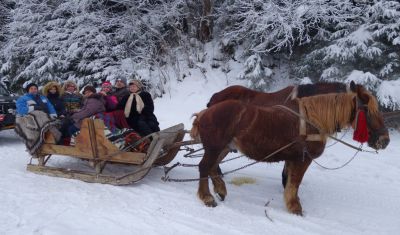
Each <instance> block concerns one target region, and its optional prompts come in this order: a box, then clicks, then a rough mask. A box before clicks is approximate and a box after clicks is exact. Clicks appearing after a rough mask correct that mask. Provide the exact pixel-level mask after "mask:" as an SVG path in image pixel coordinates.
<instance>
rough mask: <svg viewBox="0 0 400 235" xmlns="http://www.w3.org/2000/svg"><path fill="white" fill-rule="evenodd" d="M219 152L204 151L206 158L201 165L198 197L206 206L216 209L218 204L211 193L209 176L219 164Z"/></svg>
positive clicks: (204, 157)
mask: <svg viewBox="0 0 400 235" xmlns="http://www.w3.org/2000/svg"><path fill="white" fill-rule="evenodd" d="M220 152H221V151H218V150H207V149H205V150H204V156H203V158H202V159H201V161H200V163H199V171H200V181H199V189H198V191H197V196H198V197H199V198H200V200H202V201H203V202H204V204H205V205H206V206H211V207H215V206H217V203H216V202H215V199H214V197H213V196H212V195H211V193H210V188H209V186H208V176H209V175H210V171H211V168H212V167H214V166H215V165H218V164H217V159H218V157H217V156H219V153H220Z"/></svg>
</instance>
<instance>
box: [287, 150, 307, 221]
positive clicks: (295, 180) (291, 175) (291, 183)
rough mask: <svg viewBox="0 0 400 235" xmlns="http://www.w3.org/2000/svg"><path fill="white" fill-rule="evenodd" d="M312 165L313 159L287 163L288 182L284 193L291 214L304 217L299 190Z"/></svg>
mask: <svg viewBox="0 0 400 235" xmlns="http://www.w3.org/2000/svg"><path fill="white" fill-rule="evenodd" d="M310 163H311V159H309V158H306V159H304V161H286V163H285V168H286V172H287V182H286V186H285V191H284V197H285V203H286V207H287V209H288V210H289V212H291V213H293V214H296V215H303V210H302V207H301V204H300V199H299V197H298V190H299V186H300V183H301V181H302V179H303V176H304V173H305V172H306V170H307V168H308V166H309V165H310Z"/></svg>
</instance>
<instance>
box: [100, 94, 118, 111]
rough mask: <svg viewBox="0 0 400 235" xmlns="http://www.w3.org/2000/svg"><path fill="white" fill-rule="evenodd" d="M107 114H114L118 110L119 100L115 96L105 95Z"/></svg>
mask: <svg viewBox="0 0 400 235" xmlns="http://www.w3.org/2000/svg"><path fill="white" fill-rule="evenodd" d="M103 99H104V102H105V107H106V111H107V112H112V111H114V110H115V109H116V108H117V105H118V100H117V97H116V96H115V95H103Z"/></svg>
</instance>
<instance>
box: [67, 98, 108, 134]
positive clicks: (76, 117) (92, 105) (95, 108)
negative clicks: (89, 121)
mask: <svg viewBox="0 0 400 235" xmlns="http://www.w3.org/2000/svg"><path fill="white" fill-rule="evenodd" d="M104 111H106V108H105V106H104V100H103V97H102V96H101V95H100V94H92V95H91V96H89V97H87V98H86V99H84V101H83V106H82V109H81V110H79V111H78V112H76V113H74V114H72V116H71V118H72V120H73V121H74V125H75V126H76V127H77V128H81V124H82V120H83V119H85V118H88V117H91V116H93V115H95V114H97V113H100V112H104Z"/></svg>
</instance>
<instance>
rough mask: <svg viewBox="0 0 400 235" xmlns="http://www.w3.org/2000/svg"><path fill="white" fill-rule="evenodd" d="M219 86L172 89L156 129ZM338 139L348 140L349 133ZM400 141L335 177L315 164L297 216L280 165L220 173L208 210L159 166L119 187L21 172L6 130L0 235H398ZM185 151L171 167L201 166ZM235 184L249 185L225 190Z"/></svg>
mask: <svg viewBox="0 0 400 235" xmlns="http://www.w3.org/2000/svg"><path fill="white" fill-rule="evenodd" d="M226 85H227V84H226V80H224V79H211V78H209V79H208V80H207V81H206V80H205V79H203V78H201V76H198V78H197V79H194V78H191V79H187V80H185V81H183V82H181V83H174V82H171V85H170V87H169V88H168V89H167V91H168V93H167V95H165V96H164V97H163V98H162V99H156V100H155V106H156V114H157V116H158V118H159V121H160V123H161V127H162V128H166V127H168V126H171V125H174V124H177V123H180V122H183V123H184V124H185V127H186V129H190V127H191V121H192V120H191V119H190V117H191V115H192V113H194V112H197V111H200V110H201V109H203V108H204V107H205V105H206V103H207V101H208V99H209V97H210V96H211V94H213V93H214V92H216V91H218V90H220V89H222V88H224V87H225V86H226ZM230 85H231V84H230ZM340 136H341V135H340V134H339V137H340ZM344 140H347V141H349V142H352V140H351V132H350V133H348V134H346V136H344ZM332 143H333V142H330V143H329V144H328V145H330V144H332ZM352 143H354V142H352ZM354 144H356V143H354ZM399 144H400V134H399V133H397V132H391V143H390V144H389V146H388V147H387V149H385V150H382V151H380V152H379V154H378V155H376V154H371V153H359V154H358V155H357V156H356V157H355V159H354V160H353V161H352V162H350V163H349V164H348V165H347V166H345V167H344V168H341V169H339V170H333V171H330V170H325V169H323V168H321V167H319V166H318V165H316V164H315V163H313V164H312V165H311V166H310V168H309V170H308V171H307V173H306V175H305V177H304V180H303V183H302V184H301V187H300V193H299V196H300V198H301V201H302V205H303V209H304V216H303V217H300V216H296V215H292V214H289V213H288V212H287V210H286V208H285V205H284V202H283V194H282V193H283V188H282V185H281V177H280V174H281V170H282V166H283V163H276V164H256V165H254V166H251V167H249V168H246V169H244V170H241V171H239V172H237V173H234V174H230V175H227V176H226V177H225V178H224V179H225V181H226V182H227V190H228V196H227V198H226V200H225V201H223V202H219V204H218V206H217V207H216V208H208V207H205V206H204V205H203V204H202V202H201V201H200V200H199V199H198V198H197V196H196V192H197V182H185V183H173V182H167V183H166V182H163V181H162V180H161V177H162V176H163V174H164V173H163V172H164V170H163V168H161V167H159V168H154V169H152V170H151V171H150V173H149V174H148V175H147V176H146V177H145V178H144V179H143V180H142V181H140V182H139V183H137V184H134V185H130V186H123V187H121V186H120V187H118V186H110V185H101V184H89V183H84V182H81V181H77V180H69V179H63V178H53V177H49V176H41V175H36V174H33V173H30V172H27V171H26V169H25V168H26V164H27V163H28V162H29V159H30V158H29V156H28V154H27V153H26V152H25V147H24V145H23V144H22V142H21V141H20V140H19V139H18V137H17V136H16V135H15V134H14V133H13V131H2V132H0V162H1V164H0V172H1V177H0V234H7V235H8V234H85V235H86V234H335V235H336V234H374V235H375V234H398V233H399V231H400V203H399V201H400V180H399V178H400V160H399V156H400V148H399ZM354 153H355V152H354V150H353V149H350V148H348V147H345V146H343V145H341V144H335V145H333V146H331V147H329V148H327V149H326V151H325V153H324V154H323V155H322V156H321V157H320V158H318V159H317V161H318V162H319V163H320V164H323V165H324V166H327V167H336V166H340V165H342V164H344V163H345V162H347V161H348V160H349V159H350V158H351V157H352V156H353V155H354ZM183 154H184V152H183V151H182V152H180V153H179V154H178V156H177V157H176V158H175V160H174V161H173V163H175V162H177V161H179V162H181V163H196V162H198V161H199V159H198V158H197V159H188V158H184V157H183ZM236 155H238V154H231V155H230V156H228V157H233V156H236ZM250 162H251V161H249V160H247V159H246V158H240V159H238V160H235V161H231V162H229V163H226V164H223V165H221V166H222V170H223V171H228V170H231V169H234V168H236V167H240V166H243V165H245V164H247V163H250ZM49 164H51V165H58V166H72V165H74V166H76V165H78V166H81V167H82V165H84V164H86V163H85V162H84V161H81V160H79V159H73V158H67V157H58V156H55V157H53V158H52V159H50V161H49ZM171 164H172V163H171ZM118 169H119V168H118V166H112V170H114V171H116V170H118ZM170 177H172V178H195V177H198V170H197V169H196V168H183V167H180V168H179V167H178V168H175V169H174V170H173V171H172V172H170ZM242 177H249V178H251V179H253V180H255V182H254V183H251V184H244V185H241V186H236V185H234V184H232V183H231V181H232V180H234V179H237V178H242ZM266 204H268V205H267V206H266ZM266 214H267V215H268V217H267V216H266Z"/></svg>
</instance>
